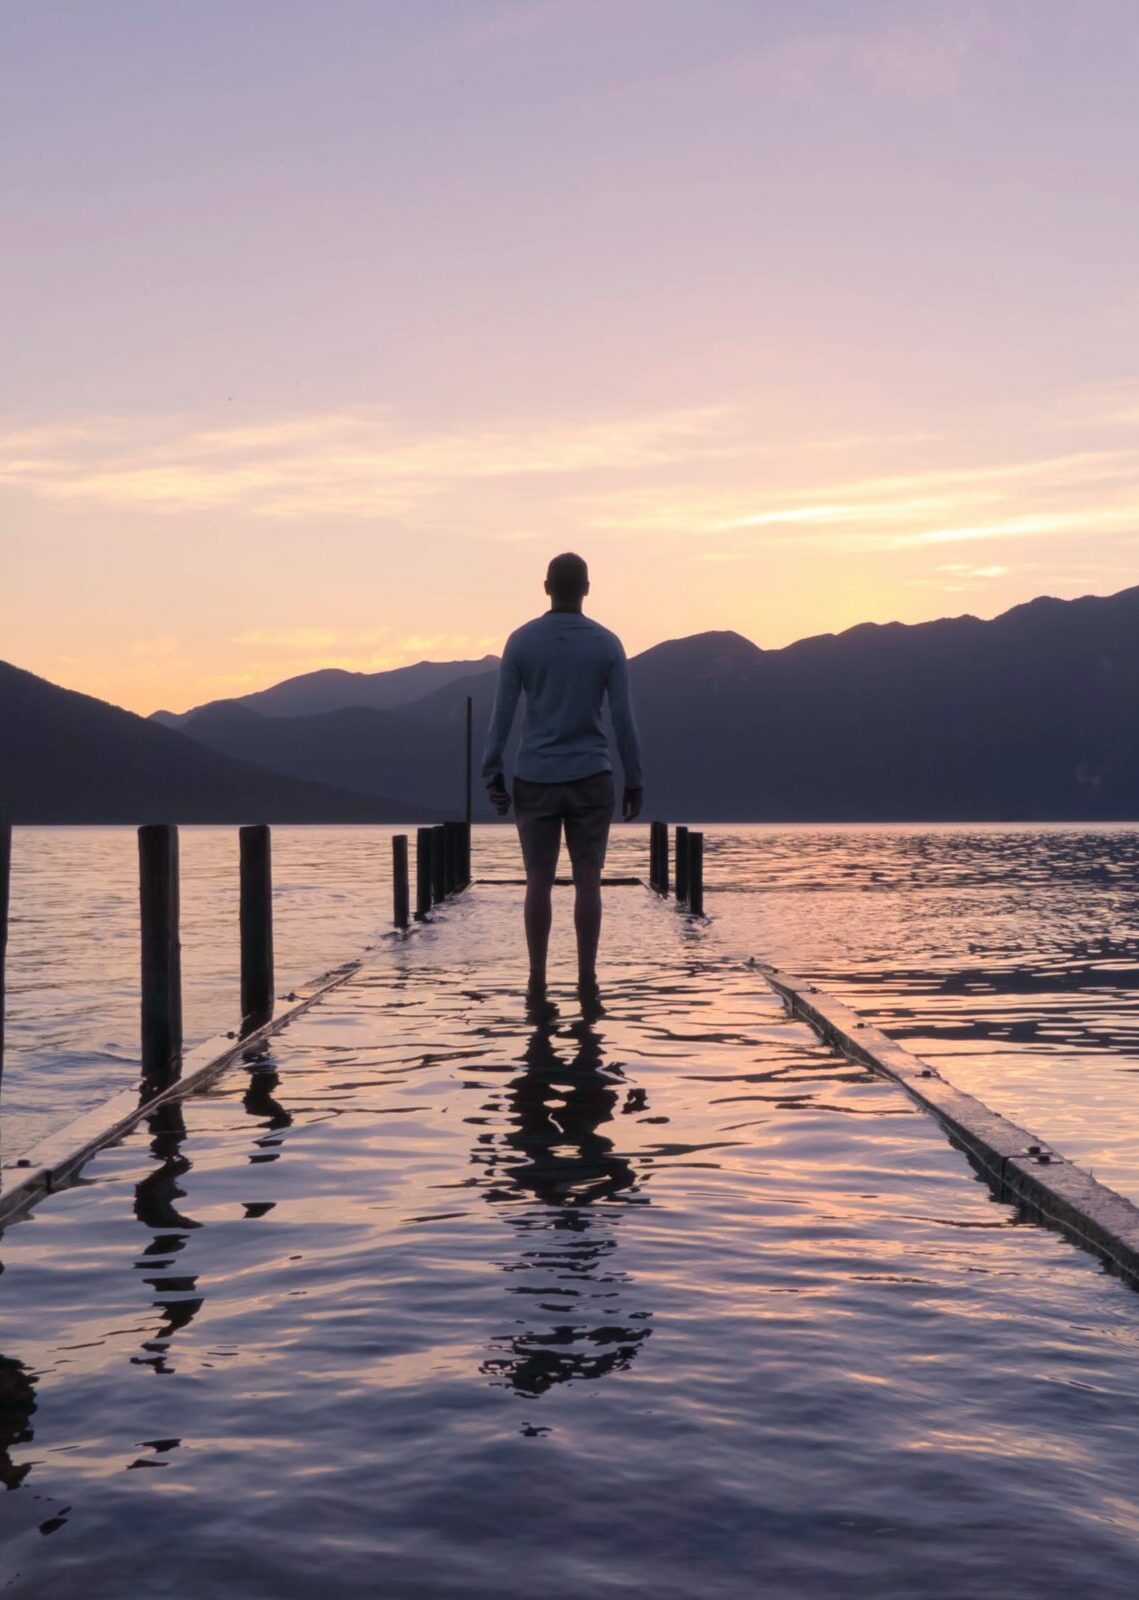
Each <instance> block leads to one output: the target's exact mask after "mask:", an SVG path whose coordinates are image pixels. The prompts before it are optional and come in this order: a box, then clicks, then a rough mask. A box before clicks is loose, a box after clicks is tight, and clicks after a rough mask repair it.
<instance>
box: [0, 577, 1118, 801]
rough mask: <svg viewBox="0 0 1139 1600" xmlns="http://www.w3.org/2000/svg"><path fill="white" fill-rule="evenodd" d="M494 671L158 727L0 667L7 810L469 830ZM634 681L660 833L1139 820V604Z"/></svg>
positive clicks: (409, 681)
mask: <svg viewBox="0 0 1139 1600" xmlns="http://www.w3.org/2000/svg"><path fill="white" fill-rule="evenodd" d="M496 667H497V663H496V661H495V660H494V658H491V657H488V658H484V659H483V660H482V661H474V662H449V663H440V662H421V663H418V664H417V666H415V667H409V668H401V669H398V671H397V672H394V673H375V674H358V673H344V672H340V671H327V672H318V673H311V674H307V675H305V676H304V677H302V678H294V679H290V680H287V681H286V682H285V683H282V684H278V685H275V686H274V687H273V688H271V689H268V690H264V691H261V692H260V693H259V694H255V695H245V696H242V697H240V698H238V699H234V700H224V701H215V702H212V703H210V704H208V705H205V706H201V707H198V708H195V709H194V710H192V711H189V712H186V713H182V714H181V715H180V716H177V717H175V716H174V715H173V714H172V713H169V712H162V713H157V714H156V716H155V717H154V718H152V719H150V720H149V721H146V722H144V721H143V720H142V719H139V718H135V717H132V716H131V715H130V714H129V713H127V712H122V711H118V710H116V709H114V708H112V707H108V706H104V705H102V704H101V703H100V702H98V701H92V700H90V699H88V698H87V697H85V696H81V695H72V694H69V692H68V691H65V690H61V689H57V688H55V687H54V686H52V685H48V684H45V683H43V681H42V680H39V679H34V678H31V677H30V675H29V674H26V673H19V672H17V670H16V669H14V668H11V667H8V668H3V667H0V800H5V799H6V800H7V802H8V804H9V807H10V809H12V811H13V813H14V814H15V815H16V817H17V820H19V819H20V817H21V816H22V817H23V819H24V820H43V821H93V820H108V821H109V820H119V821H128V820H129V821H134V820H144V819H145V818H148V817H153V816H158V815H165V814H168V813H167V812H164V811H163V810H162V809H161V804H162V802H163V801H165V803H166V805H167V806H168V807H170V806H173V807H174V810H173V811H172V812H170V813H169V814H170V815H172V816H174V817H175V818H177V817H179V816H180V817H183V818H184V819H185V820H199V821H207V820H236V819H237V818H238V817H242V818H247V817H254V816H257V817H263V818H269V819H270V820H279V821H286V820H288V821H298V820H311V821H330V822H331V821H342V820H353V821H356V820H361V821H362V820H392V819H394V818H395V817H396V816H398V817H399V818H400V820H405V821H414V820H416V818H417V817H426V815H427V813H428V812H429V811H430V812H435V813H440V814H442V813H448V814H451V815H455V814H461V806H462V799H463V774H464V748H463V734H464V727H465V699H466V697H467V696H468V695H470V696H471V698H472V700H473V702H474V716H475V728H476V752H475V754H476V773H477V764H478V749H477V745H478V743H481V733H482V729H483V728H484V727H485V725H486V720H487V718H488V716H489V713H490V707H491V704H492V701H493V696H494V687H495V678H496ZM630 677H631V682H632V686H633V696H634V701H635V706H636V712H637V718H638V722H639V724H640V728H641V734H642V741H643V744H644V748H645V765H646V774H647V796H646V805H647V810H648V812H649V813H651V814H652V815H660V816H667V817H669V818H671V819H672V820H691V821H709V822H711V821H729V820H736V821H747V820H756V821H933V820H943V821H984V820H993V821H1002V820H1007V821H1046V820H1060V821H1066V820H1072V821H1079V820H1113V819H1114V820H1121V819H1133V818H1139V588H1133V589H1127V590H1124V591H1123V592H1122V593H1120V594H1116V595H1112V596H1108V597H1096V596H1087V597H1085V598H1083V599H1079V600H1069V601H1064V600H1054V599H1048V598H1042V599H1038V600H1034V601H1031V602H1029V603H1028V604H1026V605H1022V606H1018V607H1016V608H1015V609H1013V610H1012V611H1008V612H1006V613H1005V614H1004V615H1003V616H1000V617H997V618H995V619H994V620H992V621H980V620H978V619H977V618H975V617H967V616H966V617H956V618H947V619H944V620H942V621H938V622H929V623H921V624H917V625H913V626H906V625H903V624H901V623H890V624H885V625H878V624H869V623H868V624H863V625H861V626H859V627H855V628H851V629H848V630H847V631H846V632H844V633H840V634H825V635H821V636H818V637H816V638H811V639H804V640H801V641H800V642H799V643H797V644H792V645H788V646H786V647H785V648H783V649H779V650H763V649H760V648H759V647H758V646H757V645H755V644H752V643H751V642H750V641H749V640H747V639H745V638H743V637H741V636H740V635H739V634H736V633H730V632H724V633H704V634H697V635H694V636H692V637H690V638H686V639H677V640H671V641H668V642H666V643H663V644H659V645H656V646H654V647H653V648H652V649H649V650H646V651H644V652H643V653H642V654H640V655H638V656H635V657H634V658H633V659H632V660H631V662H630ZM314 707H317V708H318V709H313V708H314ZM172 723H173V724H175V726H173V727H172V726H171V725H170V724H172ZM163 724H165V726H164V725H163ZM61 729H66V730H67V731H66V732H65V733H63V734H61V732H60V730H61ZM14 733H15V741H14V742H13V734H14ZM112 734H113V735H114V738H113V740H112ZM144 734H145V735H148V736H149V737H150V739H151V740H152V741H153V740H159V739H160V740H161V741H162V742H161V744H158V743H153V742H150V743H147V741H146V739H145V738H144ZM128 735H129V737H128ZM516 739H517V730H516V732H515V740H516ZM65 756H66V759H65ZM128 756H129V759H128ZM508 762H509V752H508ZM175 773H177V774H178V776H177V777H174V776H172V775H173V774H175ZM163 774H165V775H166V776H163ZM476 800H477V806H478V811H477V814H478V815H487V814H488V813H487V812H486V811H485V810H484V809H483V801H482V795H481V789H476ZM369 807H371V808H373V809H372V810H371V811H370V812H369V811H368V808H369ZM191 812H192V813H193V815H192V816H191V814H190V813H191ZM111 813H113V815H112V814H111ZM365 813H366V814H365Z"/></svg>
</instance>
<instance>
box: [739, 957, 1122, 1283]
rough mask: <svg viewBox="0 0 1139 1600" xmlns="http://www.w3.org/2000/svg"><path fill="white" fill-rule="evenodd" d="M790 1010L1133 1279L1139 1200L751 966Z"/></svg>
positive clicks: (991, 1178)
mask: <svg viewBox="0 0 1139 1600" xmlns="http://www.w3.org/2000/svg"><path fill="white" fill-rule="evenodd" d="M756 965H757V970H758V971H759V972H761V973H762V974H763V977H764V978H765V979H766V980H767V982H768V983H769V984H770V985H771V987H772V989H774V990H775V992H776V994H778V995H779V996H780V997H781V999H782V1000H783V1001H784V1003H785V1004H786V1006H787V1009H788V1011H789V1012H790V1014H791V1015H792V1016H794V1017H799V1018H801V1019H802V1020H803V1021H804V1022H806V1023H808V1024H809V1026H810V1027H811V1028H813V1029H814V1031H815V1033H817V1034H818V1036H819V1037H820V1038H821V1039H822V1040H823V1041H824V1042H825V1043H827V1044H829V1045H831V1046H833V1048H834V1049H836V1050H838V1051H839V1052H840V1053H841V1054H843V1055H845V1056H847V1057H848V1058H849V1059H850V1060H851V1061H857V1062H859V1063H860V1064H861V1065H862V1066H866V1067H869V1068H870V1069H871V1070H872V1071H874V1072H877V1073H880V1074H881V1075H882V1076H883V1077H886V1078H889V1079H891V1080H892V1081H893V1082H894V1083H897V1084H899V1085H900V1086H901V1087H902V1088H903V1089H905V1090H906V1092H907V1093H908V1094H909V1095H910V1096H911V1097H912V1098H913V1099H914V1100H916V1101H917V1103H918V1104H919V1105H920V1106H922V1107H923V1108H924V1109H925V1110H926V1111H928V1112H929V1113H930V1114H931V1115H932V1116H934V1117H936V1118H937V1120H938V1121H939V1122H940V1123H941V1125H942V1127H943V1128H944V1129H945V1131H946V1133H947V1134H948V1135H949V1138H950V1141H951V1142H952V1143H953V1144H955V1145H956V1146H957V1147H958V1148H959V1149H961V1150H963V1151H964V1152H965V1154H966V1155H967V1156H968V1158H969V1160H970V1161H971V1162H972V1164H973V1166H974V1167H975V1168H976V1170H977V1171H978V1172H979V1173H980V1174H981V1175H982V1176H983V1177H985V1178H986V1179H987V1180H988V1182H989V1183H990V1185H991V1186H992V1188H993V1190H994V1192H995V1193H996V1195H997V1198H998V1199H1000V1200H1004V1201H1010V1202H1015V1203H1017V1204H1019V1205H1020V1206H1022V1207H1023V1208H1024V1209H1025V1211H1026V1212H1027V1213H1029V1214H1030V1215H1031V1216H1032V1217H1034V1218H1035V1219H1037V1220H1039V1221H1043V1222H1046V1223H1048V1224H1049V1225H1050V1226H1051V1227H1054V1228H1056V1229H1058V1230H1059V1231H1060V1232H1061V1233H1063V1234H1064V1235H1066V1237H1067V1238H1069V1239H1070V1240H1071V1241H1072V1242H1073V1243H1075V1244H1078V1245H1080V1246H1081V1247H1082V1248H1084V1249H1085V1250H1090V1251H1092V1252H1093V1253H1094V1254H1095V1255H1097V1256H1099V1257H1100V1259H1101V1260H1102V1261H1104V1262H1106V1263H1107V1264H1108V1265H1109V1266H1110V1267H1112V1268H1113V1269H1114V1270H1115V1271H1117V1272H1118V1273H1119V1274H1120V1275H1121V1276H1122V1277H1124V1278H1126V1279H1127V1280H1128V1282H1129V1283H1131V1285H1132V1286H1133V1287H1136V1286H1139V1207H1137V1206H1135V1205H1133V1204H1132V1202H1131V1201H1130V1200H1126V1199H1125V1198H1124V1197H1123V1196H1122V1195H1120V1194H1117V1193H1116V1192H1115V1190H1114V1189H1109V1188H1107V1187H1106V1185H1105V1184H1102V1183H1100V1182H1099V1181H1098V1179H1096V1178H1093V1177H1092V1175H1091V1174H1090V1173H1088V1172H1084V1171H1083V1170H1082V1169H1081V1168H1080V1167H1077V1166H1075V1165H1074V1164H1073V1163H1072V1162H1071V1161H1069V1160H1067V1159H1066V1157H1064V1156H1061V1155H1059V1154H1058V1153H1057V1152H1056V1151H1055V1150H1053V1149H1051V1148H1050V1147H1049V1146H1048V1144H1047V1143H1046V1141H1044V1140H1043V1139H1039V1138H1037V1137H1036V1136H1035V1135H1034V1134H1031V1133H1028V1132H1026V1131H1025V1129H1023V1128H1021V1127H1018V1126H1017V1124H1016V1123H1015V1122H1010V1121H1009V1119H1008V1118H1007V1117H1003V1116H1001V1115H1000V1113H999V1112H996V1111H992V1110H990V1109H989V1107H988V1106H986V1105H985V1104H984V1103H983V1101H980V1100H978V1099H977V1098H976V1096H974V1095H971V1094H966V1093H965V1091H964V1090H962V1089H957V1088H955V1087H954V1086H953V1085H952V1084H951V1083H949V1082H947V1081H946V1079H944V1078H943V1077H942V1076H941V1074H940V1073H939V1072H938V1071H937V1069H936V1068H935V1067H931V1066H930V1065H929V1063H928V1062H926V1061H923V1060H922V1059H921V1058H920V1057H919V1056H915V1055H913V1054H912V1053H911V1052H910V1051H909V1050H906V1049H905V1048H904V1047H903V1046H902V1045H900V1044H897V1043H896V1042H895V1041H894V1040H893V1039H891V1038H890V1037H889V1036H888V1035H887V1034H885V1033H883V1032H882V1031H881V1030H880V1029H879V1028H875V1027H874V1026H873V1025H872V1024H871V1023H868V1022H865V1021H863V1019H862V1018H861V1017H860V1016H859V1015H858V1013H857V1012H856V1011H853V1010H852V1009H851V1008H850V1007H849V1006H847V1005H844V1004H843V1002H842V1001H841V1000H836V999H835V998H834V997H833V996H832V995H828V994H824V993H823V992H822V991H821V990H820V989H819V988H818V987H817V985H815V984H813V983H811V982H810V981H809V979H805V978H798V977H794V976H793V975H791V974H789V973H786V972H780V971H779V970H778V969H777V968H775V967H770V966H766V965H763V964H760V963H757V964H756Z"/></svg>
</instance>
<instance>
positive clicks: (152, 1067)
mask: <svg viewBox="0 0 1139 1600" xmlns="http://www.w3.org/2000/svg"><path fill="white" fill-rule="evenodd" d="M138 869H139V872H138V886H139V911H140V914H141V921H142V1075H143V1078H144V1080H145V1081H146V1082H147V1083H148V1084H150V1085H152V1086H155V1087H159V1088H161V1087H163V1086H165V1085H166V1084H168V1083H172V1082H173V1081H174V1079H175V1078H177V1076H178V1074H179V1072H180V1071H181V1066H182V947H181V944H180V942H179V933H178V923H179V896H178V829H177V828H176V827H174V826H172V825H171V824H170V823H167V822H154V823H148V824H147V825H146V826H145V827H142V828H140V829H139V830H138Z"/></svg>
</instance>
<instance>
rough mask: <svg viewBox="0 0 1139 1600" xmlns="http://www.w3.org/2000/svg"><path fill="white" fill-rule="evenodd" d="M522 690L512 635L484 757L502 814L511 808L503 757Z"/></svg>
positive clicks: (484, 767)
mask: <svg viewBox="0 0 1139 1600" xmlns="http://www.w3.org/2000/svg"><path fill="white" fill-rule="evenodd" d="M521 693H522V674H521V673H520V672H519V670H518V655H517V651H516V649H515V646H514V640H513V638H510V639H508V640H507V641H506V648H505V650H504V651H503V652H502V663H501V665H500V666H499V669H498V690H497V692H496V694H495V697H494V707H493V709H492V711H491V713H490V722H489V723H488V725H487V730H486V742H485V743H484V745H483V759H482V775H483V782H484V783H485V784H486V786H487V792H488V794H489V795H490V798H491V801H492V802H493V805H494V808H495V810H496V811H497V812H498V814H499V816H505V815H506V813H507V811H508V810H509V809H510V796H509V794H508V793H507V789H506V779H505V777H504V775H503V759H504V756H505V753H506V741H507V739H509V738H510V730H511V728H512V726H513V725H514V713H515V711H516V710H517V709H518V696H519V695H520V694H521Z"/></svg>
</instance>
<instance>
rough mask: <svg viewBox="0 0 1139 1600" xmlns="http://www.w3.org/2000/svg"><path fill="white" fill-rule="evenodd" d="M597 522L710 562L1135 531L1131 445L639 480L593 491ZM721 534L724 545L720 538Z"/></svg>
mask: <svg viewBox="0 0 1139 1600" xmlns="http://www.w3.org/2000/svg"><path fill="white" fill-rule="evenodd" d="M585 510H586V512H587V514H588V515H589V516H590V518H591V519H592V521H593V523H594V525H595V526H597V527H601V528H606V529H610V530H613V531H624V532H628V533H631V534H632V533H656V534H661V533H665V532H669V531H672V532H677V533H681V532H684V533H687V534H700V535H707V536H709V537H714V538H715V539H716V541H717V546H718V559H726V558H727V557H728V555H729V553H730V549H731V547H732V541H735V543H736V547H737V548H746V547H747V546H748V545H752V546H755V545H764V546H769V547H778V546H780V545H789V544H795V545H801V544H817V545H820V546H832V547H836V548H837V547H842V548H846V549H862V550H884V551H888V550H902V549H905V548H907V547H920V546H923V545H929V546H936V545H941V544H957V543H969V542H976V541H982V540H990V541H999V540H1002V539H1026V538H1031V537H1046V536H1050V535H1054V534H1058V533H1067V532H1074V533H1080V532H1088V533H1091V532H1099V531H1102V532H1125V531H1129V530H1134V531H1136V532H1139V453H1137V452H1135V451H1134V450H1098V451H1079V452H1069V453H1066V454H1063V455H1057V456H1048V457H1042V458H1036V459H1032V460H1028V461H1011V462H1005V463H999V464H995V465H994V464H984V465H977V466H951V467H938V468H930V469H927V470H924V471H917V472H911V473H905V474H895V475H889V476H876V477H866V478H856V479H852V480H844V481H840V482H837V483H832V484H829V485H827V486H826V488H825V489H822V490H820V488H819V486H817V485H816V486H813V487H812V486H806V485H805V486H803V487H802V488H800V489H798V490H795V489H784V490H781V491H780V490H775V489H771V488H768V489H754V488H749V487H747V486H746V485H738V486H735V487H721V488H716V489H712V490H709V489H708V488H706V487H704V486H702V485H691V484H690V485H687V486H685V485H677V486H673V487H671V488H669V489H668V490H667V491H663V492H662V491H661V490H659V489H655V488H645V487H637V488H634V489H630V490H623V491H622V490H614V491H611V492H610V493H609V494H607V495H606V496H604V497H602V496H592V497H590V498H589V500H588V502H587V505H586V507H585ZM725 541H727V544H725Z"/></svg>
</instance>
